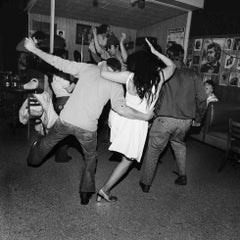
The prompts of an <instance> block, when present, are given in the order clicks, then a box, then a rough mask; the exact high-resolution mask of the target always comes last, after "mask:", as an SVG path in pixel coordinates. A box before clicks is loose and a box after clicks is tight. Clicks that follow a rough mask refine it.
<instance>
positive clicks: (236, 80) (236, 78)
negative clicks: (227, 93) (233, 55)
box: [229, 71, 240, 87]
mask: <svg viewBox="0 0 240 240" xmlns="http://www.w3.org/2000/svg"><path fill="white" fill-rule="evenodd" d="M239 85H240V73H239V72H238V71H236V72H231V74H230V77H229V86H234V87H238V86H239Z"/></svg>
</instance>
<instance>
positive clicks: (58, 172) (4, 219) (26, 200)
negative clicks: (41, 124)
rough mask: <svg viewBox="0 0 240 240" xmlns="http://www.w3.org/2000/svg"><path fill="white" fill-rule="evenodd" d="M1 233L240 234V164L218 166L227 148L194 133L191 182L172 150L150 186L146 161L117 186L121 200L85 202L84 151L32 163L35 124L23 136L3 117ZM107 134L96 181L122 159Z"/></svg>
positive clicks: (110, 239) (63, 237) (26, 238)
mask: <svg viewBox="0 0 240 240" xmlns="http://www.w3.org/2000/svg"><path fill="white" fill-rule="evenodd" d="M0 128H1V130H0V169H1V170H0V239H1V240H82V239H83V240H85V239H86V240H157V239H161V240H239V236H240V216H239V215H240V187H239V186H240V177H239V176H240V170H239V169H238V168H234V167H233V166H231V164H230V163H229V164H228V165H227V166H226V168H225V169H224V170H223V172H221V173H217V168H218V166H219V164H220V160H221V158H222V157H223V152H222V151H219V150H217V149H214V148H212V147H209V146H207V145H204V144H201V143H199V142H197V141H194V140H191V139H189V141H188V157H187V172H188V185H187V186H176V185H175V184H174V180H175V178H176V175H174V174H173V173H172V171H173V170H175V167H176V166H175V163H174V159H173V155H172V152H171V149H168V150H167V152H166V154H165V155H164V156H163V158H162V163H160V164H159V167H158V171H157V174H156V178H155V180H154V183H153V186H152V188H151V190H150V192H149V193H147V194H146V193H143V192H142V191H141V189H140V187H139V185H138V181H139V179H140V170H139V168H137V167H135V168H133V169H132V170H131V171H130V172H129V174H128V176H127V177H126V178H125V179H124V181H122V182H121V183H120V184H118V185H117V186H116V187H115V188H114V189H113V191H112V192H113V194H114V195H116V196H118V198H119V201H118V202H117V203H110V204H109V203H106V202H100V203H97V202H96V200H95V199H96V195H94V196H93V198H92V199H91V201H90V203H89V204H88V205H87V206H83V205H80V199H79V194H78V184H79V179H80V174H81V172H80V169H81V164H82V157H81V155H80V154H79V153H78V152H77V151H76V150H75V149H73V148H71V149H70V150H69V153H70V155H71V156H72V160H71V161H70V162H69V163H56V162H55V161H54V158H53V157H52V158H51V159H49V161H47V162H46V163H45V164H44V165H43V166H41V167H40V168H30V167H27V165H26V155H27V152H28V141H27V139H26V137H27V129H26V128H23V127H18V128H17V130H16V133H15V135H13V134H12V132H11V130H10V128H9V125H8V124H7V125H6V124H5V123H4V122H1V127H0ZM104 136H106V135H105V133H104V132H102V135H100V137H99V156H98V159H99V161H98V168H97V173H96V187H97V189H99V188H100V187H101V185H102V184H103V183H104V181H105V180H106V178H107V177H108V176H109V174H110V173H111V171H112V169H113V168H114V166H115V165H116V164H117V163H116V162H112V161H109V157H110V156H111V153H110V152H109V151H108V150H107V147H108V144H107V141H106V140H105V139H104Z"/></svg>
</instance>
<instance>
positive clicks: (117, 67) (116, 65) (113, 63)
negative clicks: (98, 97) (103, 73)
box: [107, 58, 121, 72]
mask: <svg viewBox="0 0 240 240" xmlns="http://www.w3.org/2000/svg"><path fill="white" fill-rule="evenodd" d="M107 65H108V66H109V67H110V68H112V70H113V71H114V72H115V71H121V63H120V61H119V60H118V59H116V58H108V59H107Z"/></svg>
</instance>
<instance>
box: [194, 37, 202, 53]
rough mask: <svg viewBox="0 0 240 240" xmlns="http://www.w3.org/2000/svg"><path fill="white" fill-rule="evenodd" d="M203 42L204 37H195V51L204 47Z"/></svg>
mask: <svg viewBox="0 0 240 240" xmlns="http://www.w3.org/2000/svg"><path fill="white" fill-rule="evenodd" d="M202 43H203V40H202V39H195V43H194V51H201V49H202Z"/></svg>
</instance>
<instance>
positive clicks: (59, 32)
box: [57, 29, 65, 38]
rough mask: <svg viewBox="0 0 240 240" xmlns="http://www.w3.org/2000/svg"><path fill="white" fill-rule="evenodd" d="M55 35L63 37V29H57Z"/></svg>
mask: <svg viewBox="0 0 240 240" xmlns="http://www.w3.org/2000/svg"><path fill="white" fill-rule="evenodd" d="M57 35H58V36H59V37H62V38H65V31H64V30H62V29H58V30H57Z"/></svg>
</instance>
